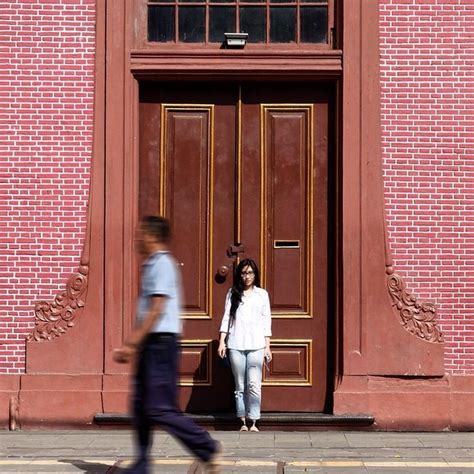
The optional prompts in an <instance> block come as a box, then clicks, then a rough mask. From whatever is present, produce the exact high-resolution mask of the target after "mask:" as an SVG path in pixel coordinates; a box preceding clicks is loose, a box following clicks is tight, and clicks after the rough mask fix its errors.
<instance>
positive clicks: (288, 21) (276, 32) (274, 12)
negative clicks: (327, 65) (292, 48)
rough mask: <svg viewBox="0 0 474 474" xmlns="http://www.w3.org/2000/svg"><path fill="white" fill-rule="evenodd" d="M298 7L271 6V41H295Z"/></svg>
mask: <svg viewBox="0 0 474 474" xmlns="http://www.w3.org/2000/svg"><path fill="white" fill-rule="evenodd" d="M295 33H296V8H294V7H287V8H285V7H271V8H270V43H291V42H292V41H295V40H296V38H295Z"/></svg>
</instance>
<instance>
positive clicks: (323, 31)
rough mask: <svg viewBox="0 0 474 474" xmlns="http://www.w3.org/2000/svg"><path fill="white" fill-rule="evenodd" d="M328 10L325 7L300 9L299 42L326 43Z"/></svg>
mask: <svg viewBox="0 0 474 474" xmlns="http://www.w3.org/2000/svg"><path fill="white" fill-rule="evenodd" d="M327 30H328V10H327V8H326V7H301V42H302V43H327V40H328V39H327Z"/></svg>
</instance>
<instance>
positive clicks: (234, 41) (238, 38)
mask: <svg viewBox="0 0 474 474" xmlns="http://www.w3.org/2000/svg"><path fill="white" fill-rule="evenodd" d="M224 36H225V45H226V46H227V47H228V48H243V47H244V46H245V45H246V44H247V38H248V37H249V34H248V33H224Z"/></svg>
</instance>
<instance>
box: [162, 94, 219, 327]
mask: <svg viewBox="0 0 474 474" xmlns="http://www.w3.org/2000/svg"><path fill="white" fill-rule="evenodd" d="M173 111H177V112H196V111H197V112H208V113H209V119H208V130H207V133H208V137H207V138H208V143H209V147H208V156H207V160H208V170H207V188H208V193H207V196H208V198H207V201H206V207H207V215H208V216H209V220H208V222H207V226H206V239H207V242H208V243H209V249H208V252H207V262H206V270H205V271H206V274H207V279H208V282H207V285H208V286H207V295H206V301H205V311H203V312H189V311H184V312H183V313H182V315H181V318H182V319H212V294H213V293H212V288H213V276H212V259H213V245H214V242H213V235H214V104H166V103H163V104H161V144H160V145H161V146H160V215H162V216H165V217H169V216H167V201H166V199H167V189H166V182H167V179H166V178H167V176H166V173H167V167H166V159H165V141H166V133H167V126H168V122H167V120H166V116H167V114H168V112H173Z"/></svg>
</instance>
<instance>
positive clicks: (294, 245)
mask: <svg viewBox="0 0 474 474" xmlns="http://www.w3.org/2000/svg"><path fill="white" fill-rule="evenodd" d="M273 248H274V249H299V248H300V241H299V240H274V241H273Z"/></svg>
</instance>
